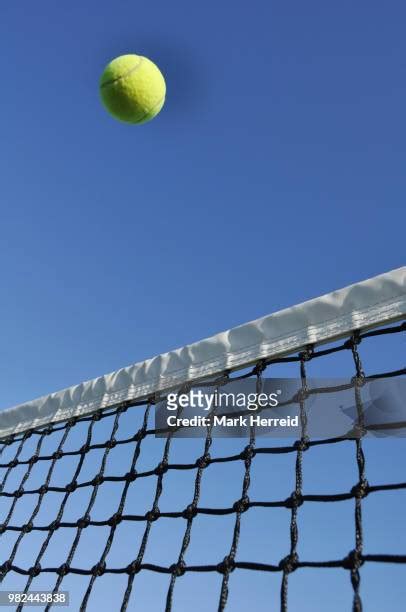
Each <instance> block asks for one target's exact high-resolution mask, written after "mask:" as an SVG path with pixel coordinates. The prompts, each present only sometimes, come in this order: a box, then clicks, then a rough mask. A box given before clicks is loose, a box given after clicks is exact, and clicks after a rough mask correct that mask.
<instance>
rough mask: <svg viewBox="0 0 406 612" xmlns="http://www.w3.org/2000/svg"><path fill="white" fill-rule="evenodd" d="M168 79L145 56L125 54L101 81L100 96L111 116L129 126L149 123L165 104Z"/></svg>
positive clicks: (107, 67) (115, 60) (110, 67)
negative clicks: (129, 124)
mask: <svg viewBox="0 0 406 612" xmlns="http://www.w3.org/2000/svg"><path fill="white" fill-rule="evenodd" d="M165 94H166V85H165V79H164V77H163V75H162V73H161V71H160V70H159V68H158V66H156V65H155V64H154V63H153V62H151V60H149V59H148V58H147V57H143V56H142V55H121V56H120V57H116V59H114V60H113V61H111V62H110V63H109V64H108V65H107V66H106V68H105V69H104V72H103V74H102V76H101V79H100V95H101V99H102V102H103V104H104V106H105V107H106V109H107V110H108V112H109V113H111V114H112V115H113V117H115V118H116V119H119V120H120V121H125V122H126V123H137V124H139V123H146V122H147V121H150V119H153V118H154V117H156V115H157V114H158V113H159V111H160V110H161V108H162V107H163V105H164V102H165Z"/></svg>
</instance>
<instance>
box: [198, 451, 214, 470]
mask: <svg viewBox="0 0 406 612" xmlns="http://www.w3.org/2000/svg"><path fill="white" fill-rule="evenodd" d="M210 460H211V456H210V454H209V453H206V454H205V455H202V456H201V457H199V459H197V460H196V467H197V468H199V469H202V470H204V468H207V467H208V466H209V465H210Z"/></svg>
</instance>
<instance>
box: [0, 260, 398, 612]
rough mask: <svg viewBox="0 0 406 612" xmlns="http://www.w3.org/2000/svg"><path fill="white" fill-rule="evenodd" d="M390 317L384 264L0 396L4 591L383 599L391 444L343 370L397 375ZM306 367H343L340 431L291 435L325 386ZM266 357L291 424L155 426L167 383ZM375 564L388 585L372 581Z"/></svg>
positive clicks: (329, 601)
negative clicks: (90, 376)
mask: <svg viewBox="0 0 406 612" xmlns="http://www.w3.org/2000/svg"><path fill="white" fill-rule="evenodd" d="M405 319H406V268H402V269H399V270H395V271H393V272H390V273H387V274H384V275H381V276H379V277H376V278H374V279H371V280H369V281H364V282H363V283H359V284H357V285H353V286H351V287H348V288H346V289H342V290H339V291H337V292H334V293H333V294H329V295H327V296H323V297H322V298H318V299H316V300H311V301H310V302H305V303H304V304H301V305H299V306H297V307H294V308H291V309H287V310H285V311H281V312H280V313H276V314H275V315H270V316H269V317H264V318H263V319H260V320H258V321H255V322H253V323H249V324H247V325H245V326H241V327H239V328H235V329H234V330H229V331H228V332H225V333H224V334H219V335H218V336H215V337H213V338H210V339H209V340H205V341H202V342H200V343H196V344H194V345H190V346H188V347H185V348H183V349H180V350H178V351H173V352H172V353H168V354H165V355H161V356H159V357H157V358H155V359H152V360H149V361H147V362H143V363H140V364H136V365H135V366H131V367H129V368H124V369H122V370H119V371H118V372H115V373H113V374H110V375H108V376H105V377H100V378H99V379H96V380H93V381H89V382H87V383H83V384H82V385H78V386H76V387H72V388H70V389H66V390H64V391H62V392H59V393H54V394H51V395H49V396H47V397H44V398H40V399H39V400H35V401H33V402H28V403H26V404H24V405H21V406H17V407H15V408H12V409H9V410H6V411H3V412H2V413H1V415H0V427H1V432H0V470H1V474H0V479H1V480H0V482H1V484H0V497H1V506H2V511H1V517H0V539H1V540H2V547H1V557H2V558H1V559H0V580H1V582H2V585H1V587H0V589H1V590H4V591H6V590H7V591H13V592H17V591H18V592H19V594H18V595H16V596H15V597H16V598H14V599H12V600H11V599H10V600H9V605H10V606H14V608H15V609H16V610H21V609H23V608H24V607H25V606H26V605H29V604H30V601H31V604H32V603H34V602H36V603H37V604H38V605H40V606H42V608H43V609H45V610H49V609H51V608H53V607H54V606H56V605H58V604H61V603H62V599H60V597H61V593H65V592H67V591H69V597H70V600H69V608H70V609H72V610H77V609H80V610H100V609H109V610H122V611H124V610H137V611H138V610H139V611H144V612H145V611H155V610H166V611H167V612H170V611H171V610H173V611H175V612H176V611H183V610H190V609H191V607H193V608H194V610H195V611H199V610H201V611H202V612H203V611H205V612H207V611H208V610H216V609H218V610H219V611H223V610H226V609H227V610H231V611H234V612H239V611H240V610H245V609H247V608H249V609H250V608H253V609H255V610H268V609H280V610H281V611H282V612H287V611H288V610H292V611H293V610H299V609H300V610H301V611H304V612H306V610H312V611H313V612H314V611H315V610H332V611H335V610H344V609H352V610H353V611H354V612H361V610H362V609H363V608H362V606H363V603H364V609H367V610H378V609H383V607H382V606H381V607H380V606H379V605H378V603H377V602H378V601H379V597H382V598H384V599H382V601H383V602H387V604H388V605H387V606H386V607H387V608H390V609H392V610H401V609H402V607H403V603H402V601H404V597H405V591H402V588H403V583H404V578H403V582H402V580H401V578H400V574H396V573H393V572H396V569H394V570H389V569H388V568H401V569H402V571H403V572H404V571H405V569H406V568H405V565H404V564H406V539H405V537H404V536H403V533H402V521H401V513H402V510H401V508H402V505H403V507H404V503H405V501H406V474H405V471H404V459H403V465H402V457H403V458H404V445H403V440H402V439H398V440H393V439H392V438H389V437H384V439H379V440H376V439H371V440H363V438H364V436H365V435H366V434H367V433H368V426H367V425H366V424H365V422H364V413H363V404H362V393H361V387H362V385H363V384H364V383H365V381H367V380H373V379H374V380H378V379H379V380H380V379H399V378H402V377H404V375H405V374H406V368H405V366H404V340H405V334H406V321H405ZM309 372H310V374H311V376H312V377H313V376H315V375H317V376H318V377H325V376H331V375H336V374H337V372H339V373H340V374H345V375H346V376H347V375H348V376H350V379H351V386H352V387H353V392H354V401H355V405H356V408H357V426H358V429H357V433H356V435H354V436H352V439H350V438H351V436H337V437H328V438H318V439H312V438H311V437H310V436H309V435H308V432H307V429H306V427H307V417H306V402H308V400H309V397H311V395H312V393H321V392H322V393H328V392H329V389H312V388H311V385H310V378H309V376H310V374H309ZM281 374H282V375H284V376H290V377H292V376H297V378H298V380H299V381H300V384H301V391H302V392H301V393H299V394H298V395H297V396H296V397H295V398H293V399H292V402H295V403H296V404H297V407H298V413H299V416H300V434H299V436H298V438H297V439H294V440H286V439H285V440H279V439H275V438H272V437H270V438H269V437H261V436H259V437H258V436H257V432H256V430H255V428H250V430H249V432H248V437H247V439H246V440H241V438H237V439H227V440H225V439H220V438H215V436H214V435H213V425H212V423H211V424H209V425H208V426H207V427H206V428H205V436H204V438H203V439H199V438H194V439H190V440H185V439H178V438H177V437H176V431H175V430H169V431H167V432H166V435H165V436H164V437H159V436H162V431H157V427H156V426H155V423H154V411H155V406H156V405H157V404H160V403H161V402H162V401H163V400H164V399H165V398H166V397H167V394H168V393H169V392H170V391H171V390H172V391H173V390H179V389H182V390H186V391H187V390H190V389H191V388H193V387H202V386H203V387H204V386H205V385H207V386H211V387H215V388H220V387H221V388H225V389H226V388H227V387H228V385H230V384H233V383H235V382H236V381H239V380H247V379H248V380H251V379H252V380H253V381H254V384H255V385H256V387H257V388H258V385H260V384H261V381H262V380H263V379H264V377H268V376H269V377H271V378H272V377H273V376H277V375H279V376H280V375H281ZM330 391H331V392H333V391H335V390H334V389H331V390H330ZM395 425H396V429H402V428H403V427H404V425H405V424H404V423H398V422H397V423H395ZM372 429H373V428H372ZM387 434H388V432H387V431H385V432H384V436H386V435H387ZM365 445H367V447H368V448H367V450H368V452H366V451H365ZM367 457H368V458H369V457H371V468H370V470H368V462H367ZM372 476H374V477H375V479H374V480H372V479H371V477H372ZM318 487H319V488H320V490H318ZM385 496H387V499H388V501H385V500H384V497H385ZM377 498H379V502H377V506H376V507H373V506H368V504H369V502H370V500H373V499H377ZM372 503H374V502H372ZM315 507H317V508H318V509H317V510H314V508H315ZM336 508H337V510H336ZM340 508H342V515H341V518H340ZM365 512H366V513H367V522H368V525H369V527H370V528H371V529H370V532H371V533H367V529H366V527H365V524H364V522H365V518H364V515H365ZM312 513H313V514H312ZM383 515H384V517H385V519H386V520H384V517H383ZM343 516H344V517H345V518H342V517H343ZM326 517H327V518H326ZM378 518H379V519H380V520H381V522H378ZM370 544H375V545H376V546H377V547H378V549H377V550H372V549H371V546H370ZM369 568H373V569H371V570H370V569H369ZM382 568H383V569H382ZM327 570H328V571H327ZM329 573H331V575H332V576H333V577H332V578H330V577H329ZM312 574H314V576H315V577H314V578H312V577H311V575H312ZM403 576H404V574H403ZM348 577H349V579H348ZM364 577H365V579H364ZM361 578H362V581H361ZM378 580H381V583H380V584H381V585H383V584H385V580H386V581H387V584H388V585H392V583H393V581H394V580H398V583H397V584H398V588H395V589H394V588H393V585H392V586H391V587H390V589H391V590H390V594H388V593H385V594H382V586H380V587H379V588H380V591H379V594H377V592H376V588H377V581H378ZM388 590H389V586H388ZM44 591H48V595H46V596H45V595H43V594H42V593H43V592H44ZM21 593H23V594H25V595H21ZM35 594H37V595H35ZM41 597H46V599H40V598H41ZM30 598H31V599H30ZM35 598H36V599H35Z"/></svg>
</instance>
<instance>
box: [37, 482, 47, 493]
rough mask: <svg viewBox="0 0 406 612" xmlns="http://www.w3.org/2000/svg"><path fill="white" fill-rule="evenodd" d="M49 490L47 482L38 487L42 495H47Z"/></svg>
mask: <svg viewBox="0 0 406 612" xmlns="http://www.w3.org/2000/svg"><path fill="white" fill-rule="evenodd" d="M47 492H48V487H47V485H45V484H43V485H41V486H40V488H39V489H38V493H39V494H40V495H45V493H47Z"/></svg>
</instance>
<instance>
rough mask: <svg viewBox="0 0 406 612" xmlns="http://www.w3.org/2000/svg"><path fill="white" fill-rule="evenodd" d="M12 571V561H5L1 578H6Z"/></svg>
mask: <svg viewBox="0 0 406 612" xmlns="http://www.w3.org/2000/svg"><path fill="white" fill-rule="evenodd" d="M10 570H11V561H10V560H8V561H5V562H4V563H3V565H0V574H1V576H3V577H4V576H5V575H6V574H7V573H8V572H9V571H10Z"/></svg>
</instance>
